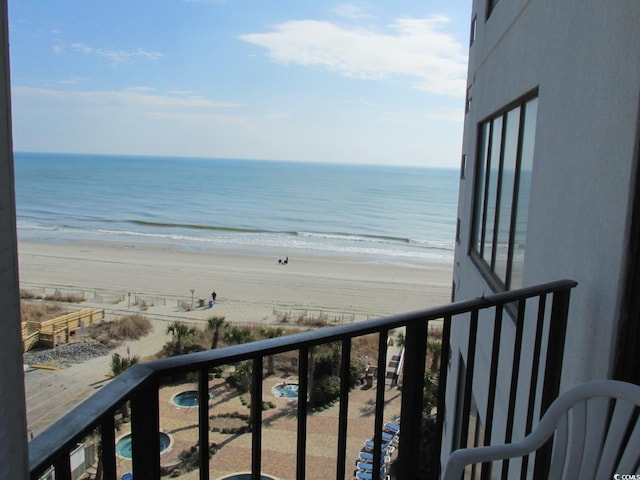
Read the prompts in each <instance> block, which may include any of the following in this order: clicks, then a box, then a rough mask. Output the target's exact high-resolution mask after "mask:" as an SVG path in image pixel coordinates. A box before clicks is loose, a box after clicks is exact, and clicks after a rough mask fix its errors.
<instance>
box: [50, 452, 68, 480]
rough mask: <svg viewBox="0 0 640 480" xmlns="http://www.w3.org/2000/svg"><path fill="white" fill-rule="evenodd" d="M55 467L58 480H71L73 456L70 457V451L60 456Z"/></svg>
mask: <svg viewBox="0 0 640 480" xmlns="http://www.w3.org/2000/svg"><path fill="white" fill-rule="evenodd" d="M54 467H55V472H56V480H71V458H70V457H69V452H64V453H63V455H61V456H60V457H58V458H57V460H56V463H55V464H54Z"/></svg>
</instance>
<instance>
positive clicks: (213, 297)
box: [211, 290, 218, 303]
mask: <svg viewBox="0 0 640 480" xmlns="http://www.w3.org/2000/svg"><path fill="white" fill-rule="evenodd" d="M217 296H218V295H217V294H216V291H215V290H214V291H213V292H211V299H212V300H213V303H216V297H217Z"/></svg>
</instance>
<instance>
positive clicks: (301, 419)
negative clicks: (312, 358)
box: [296, 347, 309, 480]
mask: <svg viewBox="0 0 640 480" xmlns="http://www.w3.org/2000/svg"><path fill="white" fill-rule="evenodd" d="M308 392H309V347H302V348H300V350H299V353H298V442H297V452H296V480H304V479H305V475H306V455H307V403H308V402H307V401H308V398H309V397H308Z"/></svg>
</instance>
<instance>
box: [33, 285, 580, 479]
mask: <svg viewBox="0 0 640 480" xmlns="http://www.w3.org/2000/svg"><path fill="white" fill-rule="evenodd" d="M575 285H576V283H575V282H573V281H569V280H563V281H557V282H552V283H548V284H544V285H539V286H536V287H530V288H525V289H521V290H517V291H513V292H506V293H500V294H496V295H493V296H489V297H484V298H476V299H473V300H467V301H461V302H456V303H452V304H450V305H446V306H443V307H438V308H431V309H427V310H424V311H418V312H411V313H406V314H401V315H396V316H392V317H387V318H380V319H375V320H369V321H365V322H359V323H354V324H350V325H342V326H337V327H331V328H324V329H320V330H316V331H311V332H306V333H299V334H293V335H289V336H283V337H278V338H273V339H268V340H263V341H259V342H253V343H247V344H243V345H237V346H233V347H226V348H221V349H216V350H209V351H206V352H198V353H193V354H189V355H183V356H179V357H172V358H167V359H163V360H157V361H152V362H148V363H143V364H138V365H134V366H133V367H132V368H130V369H129V370H127V371H126V372H125V373H123V374H122V375H120V376H118V377H117V378H115V379H114V380H113V381H111V383H109V384H108V385H106V386H105V387H103V388H102V389H101V390H100V392H99V394H97V395H94V396H93V397H91V398H89V399H87V400H86V401H85V402H84V403H82V404H81V405H79V406H78V407H77V408H75V409H74V410H73V411H72V412H70V413H69V414H67V415H66V416H65V417H63V418H62V419H61V420H60V421H58V422H57V423H55V424H54V425H52V426H51V427H50V428H49V429H47V430H46V431H45V432H43V433H41V434H40V435H38V436H37V437H36V438H34V439H33V440H32V441H31V442H30V445H29V456H30V472H31V473H30V475H31V478H32V479H33V480H36V479H38V478H40V476H41V475H42V474H43V473H45V472H46V471H48V470H50V469H51V467H52V466H53V467H54V469H55V478H56V480H71V478H72V472H71V460H70V455H69V454H70V452H71V451H72V450H74V449H75V448H76V447H77V444H78V443H79V442H81V441H82V439H84V438H85V437H86V436H87V435H89V434H91V433H92V432H96V431H97V430H98V431H99V436H100V439H101V440H100V443H101V456H102V457H101V469H102V472H103V478H105V479H107V480H114V479H116V478H117V471H116V470H117V460H116V458H117V456H116V447H115V443H116V442H115V440H116V439H115V431H116V428H115V427H116V424H115V413H116V411H117V410H118V409H119V408H120V407H121V406H122V404H123V403H124V402H126V401H130V402H131V439H132V465H133V475H134V478H135V479H136V480H141V479H159V478H160V476H161V463H160V446H159V443H158V431H159V427H160V413H159V411H160V409H159V399H158V393H159V388H160V385H161V383H162V382H163V381H165V380H166V379H167V378H172V377H175V376H176V375H181V374H186V373H190V372H198V373H199V377H198V378H199V380H198V382H199V390H198V392H199V393H198V395H199V405H208V395H209V391H208V385H209V384H208V382H209V373H210V371H211V369H212V368H214V367H220V366H224V365H229V364H233V363H236V362H241V361H247V360H248V361H251V362H252V366H253V368H252V384H251V391H250V394H251V425H252V426H253V428H252V432H251V433H252V456H251V471H252V478H253V479H255V480H260V476H261V473H260V472H261V470H262V468H261V467H262V415H263V409H262V385H263V361H264V359H265V358H267V357H269V356H272V355H276V354H279V353H284V352H289V351H297V352H298V359H299V365H298V368H299V372H300V374H299V391H300V392H307V387H308V381H309V379H308V377H307V375H305V374H304V373H303V372H308V370H309V369H308V366H309V359H310V351H311V349H312V348H313V347H315V346H318V345H323V344H328V343H333V342H339V343H340V345H341V355H342V359H341V368H340V375H341V387H340V399H339V401H340V408H339V419H338V438H337V439H336V442H335V445H336V478H337V479H338V480H342V479H344V478H347V472H346V469H347V467H346V465H347V459H346V455H347V453H346V452H347V448H346V447H347V433H348V427H349V422H348V417H347V414H348V411H349V388H350V387H349V381H348V377H349V365H350V360H351V354H352V352H351V347H352V340H353V339H354V338H356V337H361V336H365V335H370V334H377V335H379V337H378V368H377V387H376V388H377V390H376V402H375V417H374V439H375V442H374V449H373V462H372V463H373V465H379V464H381V461H382V458H383V451H382V438H383V435H382V433H383V426H384V418H383V416H384V403H385V402H384V389H385V372H386V368H385V367H386V365H385V361H386V349H387V345H388V340H389V335H390V332H391V331H392V330H394V329H397V328H405V329H406V330H405V339H406V341H405V368H404V372H403V382H402V398H401V411H400V418H401V419H400V432H401V434H400V438H399V445H398V458H397V462H396V465H397V478H399V479H409V478H419V475H418V468H419V465H418V460H417V459H419V458H420V455H419V452H420V436H421V425H422V418H423V411H422V410H423V389H424V381H425V371H426V365H425V363H426V354H427V339H428V331H429V325H430V322H434V321H439V320H444V322H443V325H444V328H443V336H442V351H441V361H440V374H439V375H440V377H439V382H440V385H441V387H440V389H439V393H438V414H437V421H438V434H439V436H440V438H439V439H438V441H437V449H436V450H437V451H436V454H435V455H434V458H431V459H429V461H430V462H436V464H439V461H440V448H441V440H442V427H443V419H444V409H445V387H446V385H447V373H448V368H449V367H448V366H449V362H448V359H449V355H450V333H451V324H452V321H454V322H455V321H457V318H458V317H464V318H467V319H468V318H471V334H470V335H469V345H468V351H467V352H466V355H467V359H469V360H470V362H469V363H470V364H471V365H469V364H468V365H467V370H466V372H467V373H466V384H467V386H468V387H469V388H467V389H465V398H464V409H463V413H464V415H465V416H467V418H468V415H469V411H470V397H469V396H468V395H470V392H471V388H470V386H471V384H472V383H471V382H472V380H473V371H474V370H473V369H474V366H473V363H474V362H473V359H474V358H475V348H476V345H475V338H476V335H475V333H474V329H475V331H477V328H478V322H479V321H480V322H481V323H483V322H484V317H485V316H486V313H487V312H489V313H490V317H491V318H493V320H494V324H495V325H496V326H497V325H501V324H502V322H503V321H504V320H503V317H505V319H506V318H508V320H507V321H512V320H511V318H510V316H509V315H506V314H505V315H503V313H504V312H505V310H509V309H510V308H512V305H513V304H515V305H516V307H515V312H517V313H516V325H517V331H518V332H522V331H523V330H522V325H523V324H524V321H525V317H527V318H528V316H526V315H525V312H526V311H527V308H536V309H537V311H538V312H539V313H538V314H537V315H536V318H537V319H538V322H539V323H540V326H539V328H536V332H539V335H538V333H537V334H536V338H535V341H536V342H537V343H539V344H542V342H548V347H547V349H546V351H547V355H546V358H545V360H544V361H543V360H542V359H541V358H540V354H539V352H538V354H537V356H536V357H535V361H534V365H533V367H531V366H528V367H526V368H533V369H537V370H535V375H532V379H536V380H535V381H532V387H531V388H532V390H533V391H535V389H537V388H542V399H543V400H542V408H541V412H538V414H539V415H541V414H542V412H543V411H544V410H545V409H546V407H547V406H548V404H549V403H550V402H551V401H552V400H553V399H554V398H555V397H556V396H557V395H558V389H559V382H560V375H561V368H562V358H563V351H564V332H565V329H566V321H567V310H568V304H569V295H570V290H571V289H572V288H573V287H574V286H575ZM549 297H550V298H551V301H547V299H548V298H549ZM530 303H535V306H533V307H530V306H529V304H530ZM547 311H548V312H550V313H549V315H547V317H548V318H549V327H548V328H547V329H546V331H548V335H547V336H546V340H545V339H543V336H542V324H543V323H544V319H545V312H547ZM480 312H483V315H482V319H480V320H479V317H480ZM499 330H500V328H499V327H497V328H495V330H494V333H495V332H496V331H497V332H498V333H497V336H496V335H494V338H495V341H494V348H495V349H496V351H497V352H499V348H500V333H499ZM516 336H517V337H518V338H519V340H518V342H522V334H519V335H518V334H517V335H516ZM538 337H539V338H538ZM514 350H515V351H516V353H518V352H519V346H517V345H516V348H515V349H514ZM516 353H514V358H513V362H514V368H513V369H512V371H513V372H514V373H513V375H514V376H515V377H514V378H512V379H511V390H512V391H513V392H512V395H514V398H515V395H516V394H517V392H515V391H514V387H517V385H518V372H519V365H520V363H521V359H520V358H519V356H518V355H519V353H518V354H517V355H516ZM497 359H498V353H495V354H494V359H493V360H492V362H491V365H490V366H489V367H488V368H490V371H491V375H490V378H491V382H490V383H491V386H490V391H491V392H493V393H492V394H493V395H495V384H496V382H497V381H498V379H497V361H498V360H497ZM516 364H517V365H518V367H515V365H516ZM475 368H478V366H477V365H476V367H475ZM537 372H543V374H542V378H543V381H542V385H541V386H539V385H538V384H537V383H536V382H537V378H538V376H539V375H538V373H537ZM534 383H535V384H534ZM491 408H492V410H491V412H490V415H488V416H487V419H490V417H491V418H493V416H494V415H495V412H494V411H493V407H491ZM530 410H531V418H533V416H534V412H533V407H531V409H530ZM513 414H514V410H513V407H512V405H511V402H510V406H509V412H508V415H511V416H513ZM307 417H308V400H307V396H306V395H303V394H301V395H300V396H299V398H298V406H297V446H296V452H295V456H296V466H295V471H296V474H295V478H296V479H298V480H302V479H304V478H305V476H306V475H305V474H306V457H307ZM527 422H529V420H528V419H527ZM527 425H529V423H528V424H527ZM462 428H463V431H464V430H465V429H466V431H468V428H469V425H468V421H467V423H466V426H464V425H463V427H462ZM485 428H486V429H487V430H489V435H490V428H491V426H490V424H487V425H485ZM209 432H210V428H209V417H208V408H206V407H204V408H203V407H200V408H199V414H198V444H199V445H200V446H203V445H207V446H208V445H209V444H210V443H209V442H210V441H209V435H210V433H209ZM466 433H467V432H465V433H464V434H463V435H462V437H463V438H466ZM510 434H511V433H510V432H509V435H510ZM488 438H490V437H488ZM462 446H464V445H462ZM199 472H200V479H202V480H208V479H209V477H210V474H211V472H210V467H209V455H206V454H202V455H199Z"/></svg>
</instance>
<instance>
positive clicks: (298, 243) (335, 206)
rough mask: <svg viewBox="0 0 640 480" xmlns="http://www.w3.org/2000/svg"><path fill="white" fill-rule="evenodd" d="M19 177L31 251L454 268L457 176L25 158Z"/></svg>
mask: <svg viewBox="0 0 640 480" xmlns="http://www.w3.org/2000/svg"><path fill="white" fill-rule="evenodd" d="M15 177H16V208H17V221H18V238H19V240H35V241H40V242H70V241H73V240H76V239H87V240H105V241H110V242H138V243H139V242H154V243H163V244H170V245H173V246H175V247H176V248H179V249H184V250H189V251H207V250H210V249H218V250H219V249H224V248H230V249H234V250H236V251H240V252H242V251H243V249H245V250H252V251H261V252H264V253H265V254H268V255H271V254H272V255H274V256H279V257H285V256H289V257H295V255H296V253H305V254H322V255H336V256H357V257H362V258H363V259H365V260H368V261H372V262H391V263H407V264H415V263H420V262H441V263H443V264H450V263H451V262H452V260H453V247H454V236H455V224H456V209H457V196H458V172H457V171H456V170H453V169H452V170H447V169H426V168H410V167H386V166H364V165H337V164H320V163H303V162H276V161H273V162H272V161H253V160H225V159H194V158H169V157H138V156H131V157H129V156H108V155H80V154H73V155H70V154H48V153H47V154H44V153H22V152H18V153H16V154H15Z"/></svg>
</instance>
